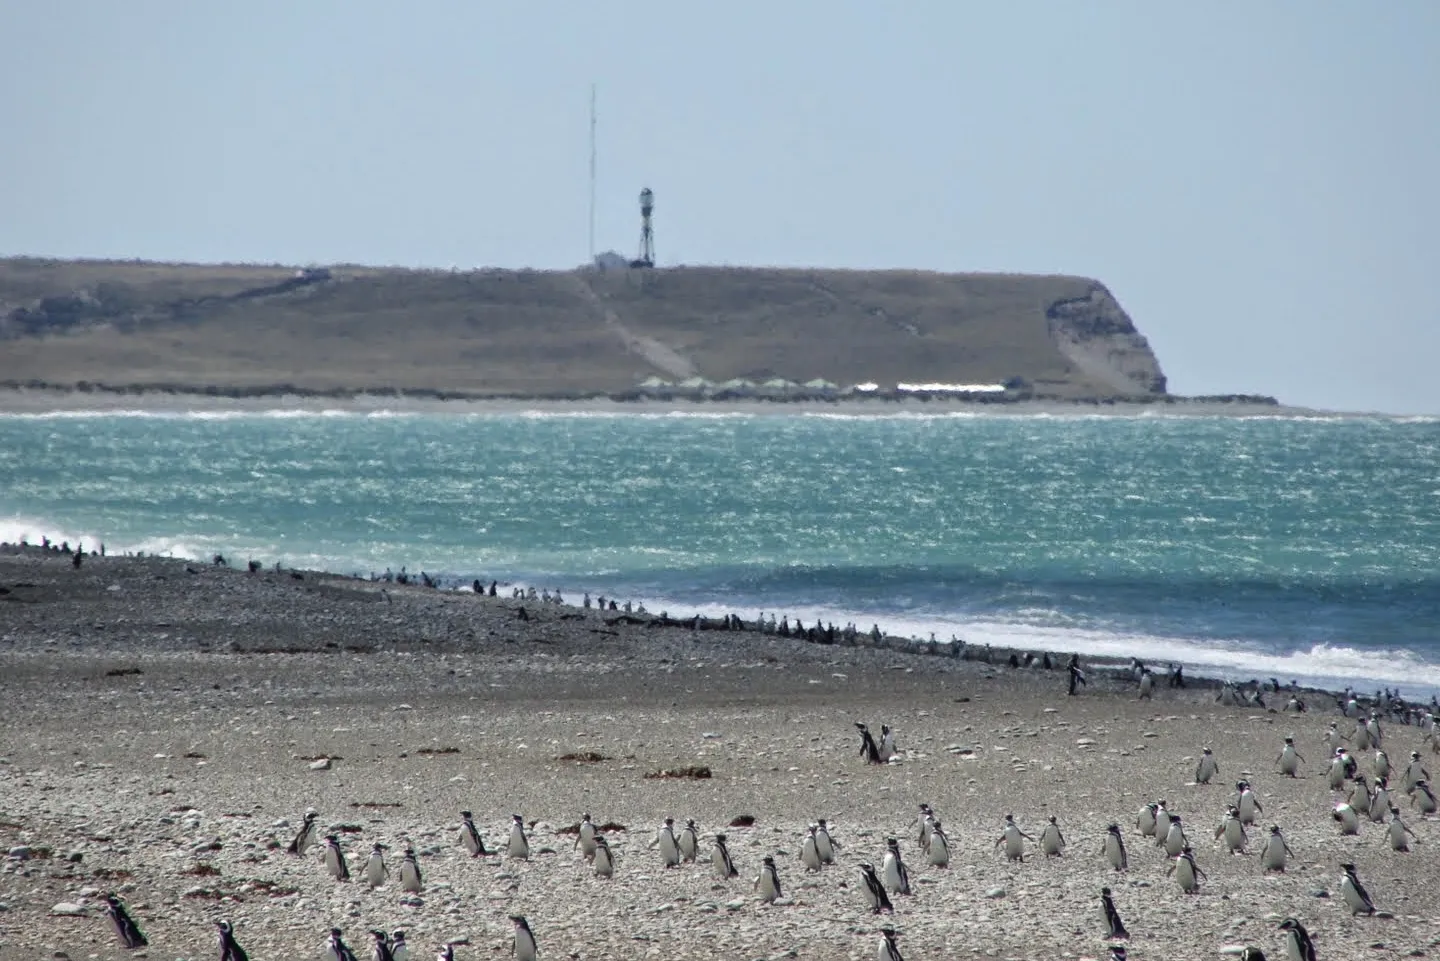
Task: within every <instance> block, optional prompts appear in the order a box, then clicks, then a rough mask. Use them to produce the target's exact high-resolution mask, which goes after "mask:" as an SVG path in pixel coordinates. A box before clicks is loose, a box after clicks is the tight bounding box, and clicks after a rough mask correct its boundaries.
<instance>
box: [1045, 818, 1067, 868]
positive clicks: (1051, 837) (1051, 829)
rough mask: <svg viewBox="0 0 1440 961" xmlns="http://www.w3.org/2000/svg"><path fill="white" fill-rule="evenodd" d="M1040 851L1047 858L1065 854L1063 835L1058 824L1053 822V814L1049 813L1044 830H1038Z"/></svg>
mask: <svg viewBox="0 0 1440 961" xmlns="http://www.w3.org/2000/svg"><path fill="white" fill-rule="evenodd" d="M1040 851H1041V853H1042V854H1044V855H1045V856H1046V857H1047V858H1059V857H1064V856H1065V835H1063V834H1061V833H1060V825H1058V824H1056V823H1055V815H1053V814H1052V815H1050V819H1049V823H1048V824H1046V825H1045V830H1043V831H1041V832H1040Z"/></svg>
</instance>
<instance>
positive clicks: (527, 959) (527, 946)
mask: <svg viewBox="0 0 1440 961" xmlns="http://www.w3.org/2000/svg"><path fill="white" fill-rule="evenodd" d="M510 920H511V922H513V923H514V925H515V943H514V944H513V945H511V947H510V953H511V954H513V955H515V961H535V959H536V958H537V957H539V955H540V949H539V948H538V947H537V946H536V944H535V932H533V931H531V930H530V922H529V921H526V920H525V916H524V915H521V914H512V915H510Z"/></svg>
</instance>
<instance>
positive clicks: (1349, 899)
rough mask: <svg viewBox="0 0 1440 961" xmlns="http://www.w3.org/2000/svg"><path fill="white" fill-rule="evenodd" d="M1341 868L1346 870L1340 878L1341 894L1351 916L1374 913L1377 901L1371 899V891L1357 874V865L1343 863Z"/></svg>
mask: <svg viewBox="0 0 1440 961" xmlns="http://www.w3.org/2000/svg"><path fill="white" fill-rule="evenodd" d="M1340 868H1341V870H1343V871H1344V872H1345V874H1344V876H1342V877H1341V878H1340V894H1341V895H1343V896H1344V898H1345V906H1346V907H1348V908H1349V909H1350V916H1351V917H1354V916H1355V915H1357V914H1374V913H1375V903H1374V902H1373V901H1371V900H1370V892H1368V891H1366V890H1365V885H1363V884H1361V883H1360V879H1359V878H1358V877H1356V875H1355V865H1353V864H1349V863H1346V864H1342V865H1340Z"/></svg>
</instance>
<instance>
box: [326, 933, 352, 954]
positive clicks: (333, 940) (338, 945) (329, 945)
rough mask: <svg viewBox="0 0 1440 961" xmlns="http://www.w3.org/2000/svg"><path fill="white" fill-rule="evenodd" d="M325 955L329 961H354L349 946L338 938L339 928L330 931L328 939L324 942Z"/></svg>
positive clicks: (342, 939)
mask: <svg viewBox="0 0 1440 961" xmlns="http://www.w3.org/2000/svg"><path fill="white" fill-rule="evenodd" d="M325 953H326V957H327V958H328V959H329V961H355V952H354V951H351V950H350V945H348V944H346V943H345V939H344V938H342V937H340V929H339V928H331V929H330V937H329V939H328V940H327V941H326V942H325Z"/></svg>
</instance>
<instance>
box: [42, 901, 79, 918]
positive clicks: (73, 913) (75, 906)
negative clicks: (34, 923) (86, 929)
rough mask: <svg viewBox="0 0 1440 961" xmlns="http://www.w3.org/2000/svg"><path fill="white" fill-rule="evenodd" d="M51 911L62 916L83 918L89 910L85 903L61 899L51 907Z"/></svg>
mask: <svg viewBox="0 0 1440 961" xmlns="http://www.w3.org/2000/svg"><path fill="white" fill-rule="evenodd" d="M50 913H51V914H54V915H59V916H60V917H68V918H83V917H85V915H86V914H87V913H89V912H87V911H86V910H85V905H83V904H79V903H77V902H75V901H61V902H60V903H59V904H57V905H55V906H54V907H53V908H51V909H50Z"/></svg>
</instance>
